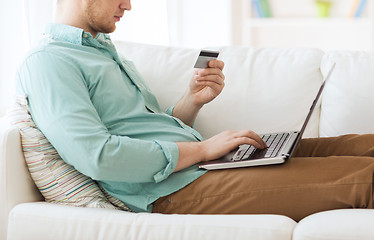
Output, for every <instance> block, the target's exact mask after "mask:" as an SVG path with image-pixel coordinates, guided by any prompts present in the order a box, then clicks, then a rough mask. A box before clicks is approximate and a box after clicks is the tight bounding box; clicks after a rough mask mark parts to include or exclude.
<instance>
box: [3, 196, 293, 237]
mask: <svg viewBox="0 0 374 240" xmlns="http://www.w3.org/2000/svg"><path fill="white" fill-rule="evenodd" d="M295 225H296V223H295V222H294V221H293V220H292V219H290V218H288V217H285V216H280V215H176V214H173V215H166V214H155V213H129V212H123V211H119V210H111V209H98V208H79V207H71V206H62V205H55V204H51V203H46V202H40V203H25V204H20V205H18V206H16V207H15V208H14V209H13V210H12V211H11V213H10V217H9V231H8V240H16V239H28V240H32V239H38V240H42V239H54V240H59V239H79V240H85V239H89V240H94V239H111V240H116V239H134V240H135V239H142V240H144V239H162V240H165V239H218V240H219V239H260V240H261V239H278V240H282V239H291V237H292V232H293V229H294V227H295Z"/></svg>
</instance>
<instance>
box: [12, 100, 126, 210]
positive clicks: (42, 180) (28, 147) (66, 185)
mask: <svg viewBox="0 0 374 240" xmlns="http://www.w3.org/2000/svg"><path fill="white" fill-rule="evenodd" d="M8 114H9V118H10V120H11V122H12V124H14V125H16V126H17V127H18V128H19V130H20V133H21V137H22V140H21V142H22V148H23V153H24V156H25V160H26V163H27V166H28V169H29V171H30V173H31V177H32V179H33V180H34V182H35V184H36V186H37V187H38V189H39V190H40V192H41V194H42V195H43V197H44V198H45V201H47V202H51V203H57V204H63V205H72V206H77V207H93V208H111V209H121V210H125V211H130V209H129V208H128V207H127V206H126V205H125V204H124V203H123V202H121V201H120V200H118V199H116V198H114V197H113V196H111V195H109V194H108V193H107V192H105V191H104V190H103V189H102V188H100V187H99V186H98V184H96V182H95V181H93V180H92V179H91V178H89V177H87V176H85V175H83V174H82V173H80V172H78V171H77V170H76V169H75V168H74V167H73V166H71V165H69V164H67V163H65V162H64V161H63V160H62V159H61V157H60V156H59V154H58V153H57V151H56V149H55V148H54V147H53V146H52V145H51V143H50V142H49V141H48V140H47V138H46V137H45V136H44V134H43V133H42V132H41V131H40V130H39V129H38V127H37V126H36V125H35V123H34V121H33V120H32V118H31V115H30V111H29V109H28V103H27V97H25V96H17V97H16V101H15V104H14V107H13V108H12V109H11V111H10V112H9V113H8Z"/></svg>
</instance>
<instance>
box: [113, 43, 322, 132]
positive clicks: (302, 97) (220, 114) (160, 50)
mask: <svg viewBox="0 0 374 240" xmlns="http://www.w3.org/2000/svg"><path fill="white" fill-rule="evenodd" d="M115 44H116V46H117V50H118V52H119V53H120V54H121V55H122V56H124V57H125V58H127V59H128V60H131V61H133V62H134V64H135V65H136V66H137V68H138V71H139V72H140V73H141V74H142V75H143V77H144V79H145V81H146V82H147V83H148V85H149V86H150V88H151V89H152V91H153V92H154V93H155V95H156V97H157V98H158V100H159V102H160V105H161V107H163V108H167V107H168V106H170V104H172V103H176V102H177V101H178V100H179V98H181V97H182V95H183V94H184V93H185V91H186V89H187V87H188V84H189V81H190V79H191V77H192V75H193V66H194V63H195V61H196V58H197V56H198V55H199V52H200V50H198V49H183V48H173V47H163V46H153V45H145V44H139V43H130V42H115ZM214 49H217V50H219V51H220V55H219V59H221V60H223V61H224V62H225V68H224V73H225V75H226V80H225V82H226V86H225V89H224V91H223V92H222V93H221V95H220V96H219V97H218V98H217V99H216V100H214V101H213V102H211V103H209V104H207V105H206V106H205V107H204V108H203V109H202V110H201V112H200V113H199V116H198V118H197V120H196V124H195V128H196V129H197V130H198V131H199V132H201V133H202V135H203V136H204V137H206V138H207V137H210V136H212V135H214V134H217V133H219V132H221V131H223V130H227V129H232V130H239V129H251V130H254V131H256V132H258V133H268V132H278V131H292V130H299V129H300V128H301V125H302V123H303V121H304V120H305V117H306V115H307V113H308V110H309V108H310V106H311V104H312V101H313V99H314V97H315V95H316V93H317V91H318V89H319V86H320V84H321V82H322V79H323V76H322V74H321V71H320V63H321V59H322V56H323V54H324V52H322V51H321V50H318V49H272V48H267V49H254V48H246V47H232V46H231V47H220V48H214ZM319 110H320V109H319V107H317V110H316V111H315V114H314V115H313V117H312V119H311V121H310V124H309V127H308V128H307V130H306V132H305V135H304V136H305V137H316V136H318V128H319Z"/></svg>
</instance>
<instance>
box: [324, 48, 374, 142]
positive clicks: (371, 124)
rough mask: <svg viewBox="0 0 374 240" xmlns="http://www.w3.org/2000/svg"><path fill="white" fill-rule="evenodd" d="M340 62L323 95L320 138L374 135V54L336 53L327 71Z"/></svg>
mask: <svg viewBox="0 0 374 240" xmlns="http://www.w3.org/2000/svg"><path fill="white" fill-rule="evenodd" d="M332 62H336V68H335V70H334V74H333V75H332V76H331V79H330V80H329V82H328V84H326V89H325V92H324V95H323V101H322V108H321V118H320V136H322V137H326V136H328V137H330V136H338V135H343V134H350V133H358V134H365V133H374V52H369V51H366V52H364V51H332V52H327V53H326V55H324V56H323V58H322V62H321V66H322V68H325V67H326V66H328V65H330V64H331V63H332Z"/></svg>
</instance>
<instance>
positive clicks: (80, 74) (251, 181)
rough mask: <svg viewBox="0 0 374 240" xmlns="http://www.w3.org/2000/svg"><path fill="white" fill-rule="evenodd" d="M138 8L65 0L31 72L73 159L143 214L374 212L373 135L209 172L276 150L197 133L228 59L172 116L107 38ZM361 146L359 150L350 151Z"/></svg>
mask: <svg viewBox="0 0 374 240" xmlns="http://www.w3.org/2000/svg"><path fill="white" fill-rule="evenodd" d="M130 9H131V5H130V0H109V1H108V0H59V2H58V10H57V16H56V23H55V24H52V25H49V27H48V28H47V31H46V35H45V39H44V40H43V41H42V42H41V44H40V45H39V46H38V47H37V48H36V49H34V50H33V51H32V52H31V53H30V54H29V55H28V57H27V58H26V60H25V62H24V63H23V64H22V66H21V68H20V71H19V90H20V91H21V92H23V93H25V94H26V95H27V96H28V99H29V105H30V110H31V114H32V116H33V118H34V121H35V122H36V124H37V125H38V126H39V128H40V129H41V130H42V132H43V133H44V134H45V135H46V137H47V138H48V139H49V140H50V142H51V143H52V144H53V145H54V146H55V148H56V149H57V151H58V152H59V153H60V155H61V157H62V158H63V159H64V160H65V161H66V162H67V163H69V164H72V165H73V166H74V167H75V168H76V169H77V170H79V171H80V172H82V173H83V174H86V175H88V176H90V177H92V178H93V179H94V180H96V181H97V182H98V183H99V184H100V185H101V186H102V187H103V188H104V189H105V190H106V191H107V192H108V193H110V194H111V195H113V196H114V197H116V198H118V199H120V200H122V201H123V202H125V203H126V204H127V205H128V206H129V207H130V208H131V209H132V210H134V211H137V212H141V211H148V212H150V211H153V212H163V213H278V214H285V215H288V216H290V217H292V218H294V219H295V220H299V219H301V218H302V217H304V216H306V215H307V214H310V213H312V212H316V211H321V210H327V209H334V208H344V207H345V208H346V207H372V192H371V190H372V175H373V169H374V158H372V157H371V156H373V151H372V149H371V146H374V137H373V136H370V135H367V136H344V137H341V138H337V139H322V140H317V139H311V140H308V141H304V142H303V144H302V145H301V146H300V148H299V149H298V151H297V154H296V156H298V157H297V158H293V159H291V160H290V161H289V162H288V163H287V164H285V165H282V166H268V167H258V168H243V169H232V170H223V171H212V172H206V171H204V170H200V169H198V168H197V166H196V164H197V163H199V162H202V161H210V160H214V159H217V158H219V157H221V156H223V155H225V154H226V153H228V152H230V151H231V150H233V149H235V148H237V147H238V146H239V145H241V144H253V145H254V146H255V147H257V148H265V147H266V144H265V143H264V142H263V141H262V139H261V138H260V137H259V136H258V135H257V134H256V133H254V132H252V131H248V130H243V131H225V132H223V133H221V134H218V135H216V136H214V137H212V138H210V139H207V140H204V139H203V138H202V137H201V136H200V134H199V133H198V132H196V131H195V130H194V129H193V128H191V126H192V124H193V122H194V121H195V118H196V116H197V114H198V112H199V110H200V109H201V108H202V106H203V105H204V104H206V103H208V102H210V101H212V100H213V99H214V98H215V97H217V95H219V93H220V92H221V91H222V89H223V87H224V78H225V77H224V75H223V73H222V70H223V67H224V64H223V62H222V61H219V60H215V61H211V62H209V68H206V69H203V70H198V71H196V72H195V76H194V77H193V79H191V82H190V86H189V89H188V91H187V93H186V94H185V95H184V96H183V98H182V99H181V100H180V101H179V102H178V103H177V104H176V105H175V107H172V108H170V109H168V110H167V112H166V113H163V112H162V111H161V110H160V108H159V106H158V104H157V100H156V99H155V97H154V96H153V94H152V93H151V92H150V90H149V89H148V88H147V86H146V85H145V83H144V81H143V80H142V78H141V76H140V75H139V74H138V72H137V71H136V69H135V67H134V66H133V64H132V63H131V62H130V61H128V60H126V59H125V58H123V57H121V56H119V55H118V54H117V52H116V50H115V47H114V46H113V44H112V43H111V41H110V38H109V36H108V35H106V34H104V33H111V32H113V31H114V30H115V24H116V22H118V21H120V19H121V17H122V16H123V14H124V12H125V11H126V10H130ZM334 143H336V147H335V148H333V151H327V149H326V148H325V146H326V145H328V144H330V145H331V144H334ZM343 143H345V144H343ZM349 145H355V146H357V147H355V148H354V149H353V150H352V151H350V152H349V151H348V150H347V146H349ZM328 155H347V156H353V155H362V156H370V157H330V158H329V159H327V158H325V157H324V156H328ZM306 157H308V158H306ZM337 166H339V171H337V170H336V167H337Z"/></svg>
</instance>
